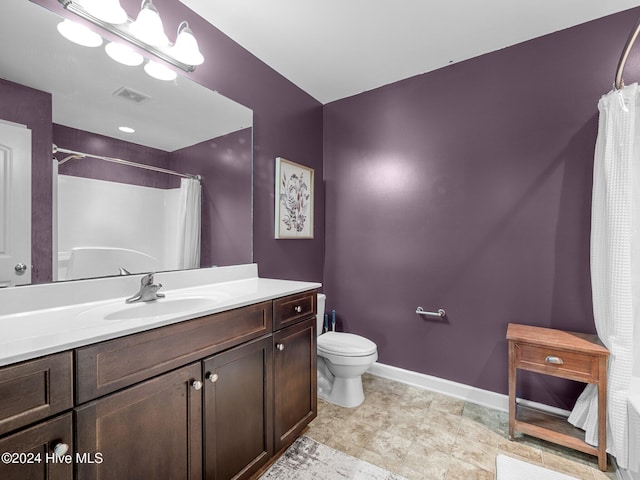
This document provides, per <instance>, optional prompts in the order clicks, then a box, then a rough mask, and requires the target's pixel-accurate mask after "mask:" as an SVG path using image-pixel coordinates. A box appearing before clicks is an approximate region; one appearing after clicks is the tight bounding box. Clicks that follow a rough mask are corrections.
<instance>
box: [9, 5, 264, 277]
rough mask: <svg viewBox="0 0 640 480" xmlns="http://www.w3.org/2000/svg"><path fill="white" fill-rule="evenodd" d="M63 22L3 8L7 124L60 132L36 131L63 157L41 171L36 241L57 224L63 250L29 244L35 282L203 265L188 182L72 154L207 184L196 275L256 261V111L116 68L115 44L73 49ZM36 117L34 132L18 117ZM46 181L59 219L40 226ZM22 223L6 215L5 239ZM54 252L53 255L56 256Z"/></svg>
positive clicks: (192, 87)
mask: <svg viewBox="0 0 640 480" xmlns="http://www.w3.org/2000/svg"><path fill="white" fill-rule="evenodd" d="M62 20H63V19H62V18H61V17H60V16H59V15H57V14H56V13H54V12H51V11H49V10H47V9H45V8H43V7H41V6H39V5H37V4H34V3H32V2H30V1H28V0H3V1H2V2H1V4H0V77H1V78H2V79H3V80H4V81H1V82H0V94H1V93H2V89H5V91H6V89H10V92H11V94H10V95H8V94H5V95H4V96H3V97H2V98H3V102H2V103H3V105H1V106H0V121H5V122H7V121H8V122H13V123H18V124H25V123H30V118H31V117H30V116H32V117H33V118H34V120H33V121H34V123H37V122H40V123H41V124H42V123H43V122H44V123H45V124H46V125H48V128H47V127H45V128H40V130H38V131H37V132H36V130H33V131H32V132H31V133H32V136H33V138H32V143H33V145H34V146H36V145H37V144H38V143H39V142H40V143H43V142H44V143H48V142H51V143H52V144H55V145H56V146H57V147H58V148H59V149H60V151H58V152H57V153H55V155H52V152H51V151H49V153H48V155H49V158H48V159H46V162H43V161H42V160H43V159H42V158H39V157H38V158H37V159H36V158H35V157H34V158H33V161H32V165H33V167H32V171H31V175H32V176H33V179H32V182H31V186H33V188H34V189H35V190H36V191H33V192H32V194H31V196H32V199H33V200H34V202H33V205H32V208H33V209H34V211H33V214H32V215H31V219H32V222H31V223H32V225H31V230H32V231H33V232H41V231H45V232H46V231H47V229H42V228H39V227H40V226H41V225H40V222H44V223H46V222H51V239H48V238H43V237H46V235H41V234H37V233H33V234H31V237H32V238H33V240H31V239H25V241H26V242H29V243H31V242H32V241H33V244H32V245H31V247H32V251H33V252H40V255H34V256H33V260H32V262H33V271H34V272H38V271H47V270H48V271H49V272H50V274H49V275H48V276H47V275H44V276H43V275H37V274H36V275H35V278H33V279H31V280H30V282H31V283H42V282H45V281H63V280H73V279H80V278H92V277H98V276H108V275H118V274H122V273H125V272H127V271H128V272H131V273H137V272H144V271H162V270H172V269H180V268H192V267H193V266H194V265H193V264H189V263H188V262H187V263H184V260H182V259H181V256H182V254H183V252H184V249H185V247H184V245H183V244H181V236H182V231H183V230H184V226H183V224H184V221H183V219H184V215H185V212H184V209H185V208H186V209H187V211H189V209H191V208H192V204H190V203H189V202H188V201H186V200H185V198H187V199H188V198H189V196H190V195H191V193H190V191H189V188H188V185H187V186H186V187H185V185H184V183H188V182H186V181H185V180H183V177H181V176H178V175H172V174H169V173H161V172H158V171H151V170H147V169H142V168H138V167H135V166H130V165H122V164H119V163H114V162H110V161H105V160H104V159H99V158H93V157H90V156H86V157H80V156H78V155H72V154H69V153H67V152H65V151H66V150H71V151H74V152H83V153H87V154H89V155H94V156H95V157H109V158H118V159H123V160H126V161H129V162H134V163H139V164H144V165H151V166H154V167H159V168H161V169H164V170H170V171H173V172H177V173H180V174H187V175H190V176H199V177H200V187H201V194H202V196H201V208H200V212H199V215H200V223H201V235H200V251H199V260H198V264H197V265H195V266H196V267H198V266H199V267H210V266H216V265H231V264H238V263H249V262H251V261H252V257H253V254H252V223H253V221H252V167H253V159H252V151H253V146H252V111H251V110H250V109H248V108H246V107H244V106H242V105H240V104H238V103H236V102H234V101H232V100H230V99H227V98H225V97H223V96H222V95H220V94H218V93H217V92H214V91H211V90H209V89H207V88H205V87H203V86H201V85H199V84H197V83H196V82H194V81H192V80H190V79H189V78H188V74H182V75H180V74H179V75H178V77H177V78H176V79H175V80H172V81H162V80H157V79H155V78H152V77H150V76H149V75H147V74H146V73H145V71H144V69H143V68H142V66H136V67H131V66H125V65H122V64H119V63H116V62H115V61H113V60H112V59H111V58H109V57H108V55H107V54H106V52H105V48H104V44H103V45H102V46H100V47H95V48H89V47H82V46H79V45H76V44H74V43H71V42H70V41H69V40H67V39H65V38H63V37H62V36H61V35H60V34H59V33H58V30H57V26H58V24H59V23H61V22H62ZM104 43H105V44H106V43H107V42H106V41H105V42H104ZM7 99H8V100H7ZM34 99H36V100H34ZM40 99H41V100H40ZM38 102H40V103H38ZM39 105H41V107H40V106H39ZM48 105H50V107H49V106H48ZM25 109H26V110H27V111H25ZM49 111H50V113H48V112H49ZM25 115H26V116H27V117H28V118H29V120H28V121H24V120H22V121H19V120H16V118H15V117H20V118H21V119H24V118H25ZM47 115H49V117H48V119H47ZM12 117H14V118H12ZM18 126H19V125H18ZM27 126H28V125H27ZM119 127H129V128H131V129H133V130H135V131H134V132H123V131H121V130H119ZM43 131H44V134H43ZM0 134H1V131H0ZM2 140H3V139H2V138H0V148H1V147H2V144H3V143H2ZM42 151H43V150H42V148H40V149H39V150H38V148H34V150H33V152H32V155H34V156H42V153H41V152H42ZM39 152H40V153H39ZM53 156H55V159H53V160H52V157H53ZM36 160H37V161H36ZM43 165H50V168H51V172H44V171H43V170H44V169H43V167H42V166H43ZM1 172H2V170H1V168H0V178H2V175H3V174H2V173H1ZM7 175H8V174H6V175H5V177H6V176H7ZM42 178H44V179H49V178H50V179H51V180H50V181H51V192H52V193H51V197H52V198H51V202H52V203H51V210H50V213H49V212H48V210H47V209H44V208H42V207H40V208H41V210H42V212H44V213H43V214H42V215H40V214H38V211H37V209H38V205H42V203H40V204H39V203H38V201H40V200H38V199H37V197H38V195H39V192H38V191H37V189H38V185H39V184H40V185H42V182H41V181H40V180H38V179H42ZM5 180H6V179H5ZM39 182H40V183H39ZM0 183H1V182H0ZM6 185H10V184H9V183H6ZM13 189H14V190H17V186H16V185H13ZM5 190H7V191H8V190H10V188H9V187H7V188H5ZM5 193H6V192H5ZM185 201H186V202H187V203H185ZM2 205H4V206H5V209H7V208H13V207H15V206H16V202H15V201H14V202H13V203H12V201H11V200H10V199H9V198H8V196H6V198H5V201H4V203H0V210H1V209H2ZM11 205H13V206H11ZM49 216H50V218H49ZM187 216H188V215H187ZM10 217H11V215H10V212H8V213H6V214H5V215H4V217H3V216H2V215H0V228H2V229H3V231H0V238H8V236H9V233H10V232H9V230H10V228H11V226H10V224H9V222H8V220H7V219H9V218H10ZM14 217H15V216H14ZM3 218H4V220H3ZM48 241H50V242H51V246H50V248H44V247H43V245H45V244H46V243H47V242H48ZM13 243H14V244H15V241H13ZM1 246H2V243H1V242H0V247H1ZM42 251H50V254H49V255H48V256H47V255H44V256H43V255H42V254H41V252H42ZM1 256H2V252H0V257H1ZM46 262H50V266H49V265H45V264H46ZM1 267H2V265H1V264H0V268H1ZM45 267H47V268H45ZM11 268H13V267H12V266H11ZM0 276H1V275H0ZM30 282H22V283H30ZM19 283H20V282H15V284H19ZM0 285H2V279H1V278H0Z"/></svg>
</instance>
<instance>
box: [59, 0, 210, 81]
mask: <svg viewBox="0 0 640 480" xmlns="http://www.w3.org/2000/svg"><path fill="white" fill-rule="evenodd" d="M58 2H59V3H60V4H61V5H62V6H63V7H64V8H66V9H67V10H68V11H70V12H72V13H74V14H76V15H78V16H79V17H81V18H83V19H85V20H87V21H89V22H91V23H93V24H94V25H97V26H99V27H101V28H104V29H105V30H107V31H108V32H111V33H112V34H114V35H116V36H118V37H120V38H122V39H123V40H126V41H127V42H129V43H131V44H133V45H135V46H136V47H139V48H141V49H143V50H145V51H147V52H149V53H151V54H152V55H154V56H156V57H158V58H159V59H161V60H164V61H165V62H167V63H169V64H171V65H174V66H176V67H178V68H180V69H181V70H184V71H185V72H193V71H194V70H195V67H196V65H200V64H201V63H203V62H204V57H203V56H202V54H201V53H200V50H199V49H198V42H197V41H196V39H195V37H194V36H193V32H192V31H191V29H190V28H189V25H188V24H187V22H182V23H181V24H180V26H179V27H178V36H177V38H176V42H175V44H174V45H172V44H171V43H170V42H169V39H168V38H167V36H166V35H165V33H164V30H163V27H162V20H161V18H160V15H159V14H158V10H157V9H156V7H155V6H154V5H153V2H152V1H151V0H142V3H141V5H140V12H139V13H138V16H137V18H136V20H135V21H134V20H132V19H131V18H128V17H127V18H126V19H125V21H124V22H120V20H122V18H121V14H120V16H118V15H116V14H113V16H111V14H105V13H103V12H104V11H110V12H116V11H118V12H119V11H120V9H121V8H122V7H120V2H119V1H118V0H58ZM107 5H108V6H109V8H107ZM111 9H113V10H111ZM125 15H126V12H125ZM106 19H109V20H113V21H109V20H106ZM111 48H115V47H110V49H111ZM110 56H111V54H110ZM112 58H113V57H112ZM154 63H156V64H158V63H157V62H154ZM151 68H152V69H155V68H156V67H151ZM164 68H165V69H166V70H167V71H171V70H170V69H169V68H167V67H164ZM145 70H147V69H146V66H145ZM147 73H148V71H147ZM173 74H174V75H175V72H173ZM173 78H175V76H174V77H173Z"/></svg>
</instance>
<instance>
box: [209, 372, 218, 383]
mask: <svg viewBox="0 0 640 480" xmlns="http://www.w3.org/2000/svg"><path fill="white" fill-rule="evenodd" d="M207 380H209V381H210V382H211V383H216V382H217V381H218V374H217V373H211V372H209V373H207Z"/></svg>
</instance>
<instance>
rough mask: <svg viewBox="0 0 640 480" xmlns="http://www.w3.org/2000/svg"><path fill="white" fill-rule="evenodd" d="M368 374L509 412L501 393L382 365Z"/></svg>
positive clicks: (551, 409) (553, 410)
mask: <svg viewBox="0 0 640 480" xmlns="http://www.w3.org/2000/svg"><path fill="white" fill-rule="evenodd" d="M368 373H370V374H371V375H375V376H376V377H381V378H388V379H389V380H395V381H396V382H400V383H405V384H407V385H412V386H414V387H418V388H423V389H425V390H430V391H432V392H438V393H442V394H444V395H448V396H450V397H454V398H459V399H461V400H465V401H467V402H471V403H475V404H477V405H482V406H484V407H488V408H492V409H494V410H499V411H501V412H507V411H508V410H509V397H508V396H507V395H504V394H502V393H496V392H492V391H489V390H483V389H481V388H477V387H473V386H471V385H465V384H463V383H457V382H452V381H451V380H446V379H444V378H438V377H434V376H431V375H426V374H424V373H418V372H413V371H411V370H404V369H402V368H398V367H393V366H391V365H385V364H383V363H378V362H376V363H374V364H373V365H371V367H370V368H369V370H368ZM518 403H520V404H523V405H527V406H531V407H535V408H538V409H540V410H544V411H547V412H551V413H555V414H556V415H562V416H565V417H568V416H569V412H568V411H566V410H563V409H560V408H556V407H552V406H550V405H545V404H542V403H538V402H532V401H530V400H523V399H518Z"/></svg>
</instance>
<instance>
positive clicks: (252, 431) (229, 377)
mask: <svg viewBox="0 0 640 480" xmlns="http://www.w3.org/2000/svg"><path fill="white" fill-rule="evenodd" d="M272 347H273V345H272V342H271V337H270V336H268V337H265V338H261V339H258V340H253V341H251V342H249V343H246V344H244V345H241V346H239V347H236V348H233V349H231V350H229V351H227V352H224V353H220V354H218V355H215V356H213V357H211V358H208V359H207V360H205V361H204V362H203V366H204V383H205V386H204V452H205V453H204V463H205V478H206V479H209V480H214V479H215V480H230V479H241V478H249V477H250V476H251V475H252V474H254V473H255V472H256V471H258V470H259V469H260V468H261V467H262V466H264V465H265V464H266V463H267V462H268V461H269V459H270V458H271V456H272V454H273V420H272V418H273V417H272V411H273V391H272V389H273V379H272V371H273V370H272V364H273V361H272V353H273V350H272Z"/></svg>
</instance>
